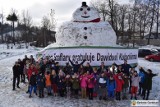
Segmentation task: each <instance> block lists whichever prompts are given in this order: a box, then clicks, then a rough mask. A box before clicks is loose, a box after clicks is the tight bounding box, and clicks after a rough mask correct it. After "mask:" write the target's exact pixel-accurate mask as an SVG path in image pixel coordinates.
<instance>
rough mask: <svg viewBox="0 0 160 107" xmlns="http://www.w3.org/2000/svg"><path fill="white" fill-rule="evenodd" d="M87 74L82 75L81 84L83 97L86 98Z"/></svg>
mask: <svg viewBox="0 0 160 107" xmlns="http://www.w3.org/2000/svg"><path fill="white" fill-rule="evenodd" d="M87 76H88V75H87V74H86V73H84V74H82V75H81V76H80V86H81V93H82V98H86V96H87V95H86V90H87Z"/></svg>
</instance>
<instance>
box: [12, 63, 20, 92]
mask: <svg viewBox="0 0 160 107" xmlns="http://www.w3.org/2000/svg"><path fill="white" fill-rule="evenodd" d="M12 70H13V90H15V84H16V80H17V88H20V87H19V81H20V72H21V71H20V65H19V64H18V62H15V65H14V66H13V68H12Z"/></svg>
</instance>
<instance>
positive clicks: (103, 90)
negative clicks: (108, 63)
mask: <svg viewBox="0 0 160 107" xmlns="http://www.w3.org/2000/svg"><path fill="white" fill-rule="evenodd" d="M98 83H99V100H101V99H102V98H103V99H104V100H106V83H107V78H106V77H105V75H104V72H102V73H101V76H100V78H99V81H98Z"/></svg>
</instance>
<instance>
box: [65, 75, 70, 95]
mask: <svg viewBox="0 0 160 107" xmlns="http://www.w3.org/2000/svg"><path fill="white" fill-rule="evenodd" d="M70 80H71V77H70V75H66V78H65V83H66V92H67V97H70V96H71V81H70Z"/></svg>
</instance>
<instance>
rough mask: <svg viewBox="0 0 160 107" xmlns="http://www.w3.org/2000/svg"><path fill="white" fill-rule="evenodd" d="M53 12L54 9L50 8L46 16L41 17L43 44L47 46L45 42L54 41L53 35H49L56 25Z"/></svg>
mask: <svg viewBox="0 0 160 107" xmlns="http://www.w3.org/2000/svg"><path fill="white" fill-rule="evenodd" d="M54 14H55V13H54V10H53V9H51V13H50V14H49V15H48V16H44V17H43V18H42V32H43V46H47V45H48V43H47V42H55V37H52V35H51V33H52V32H53V31H54V30H55V27H56V20H55V18H54ZM52 38H53V39H52Z"/></svg>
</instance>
